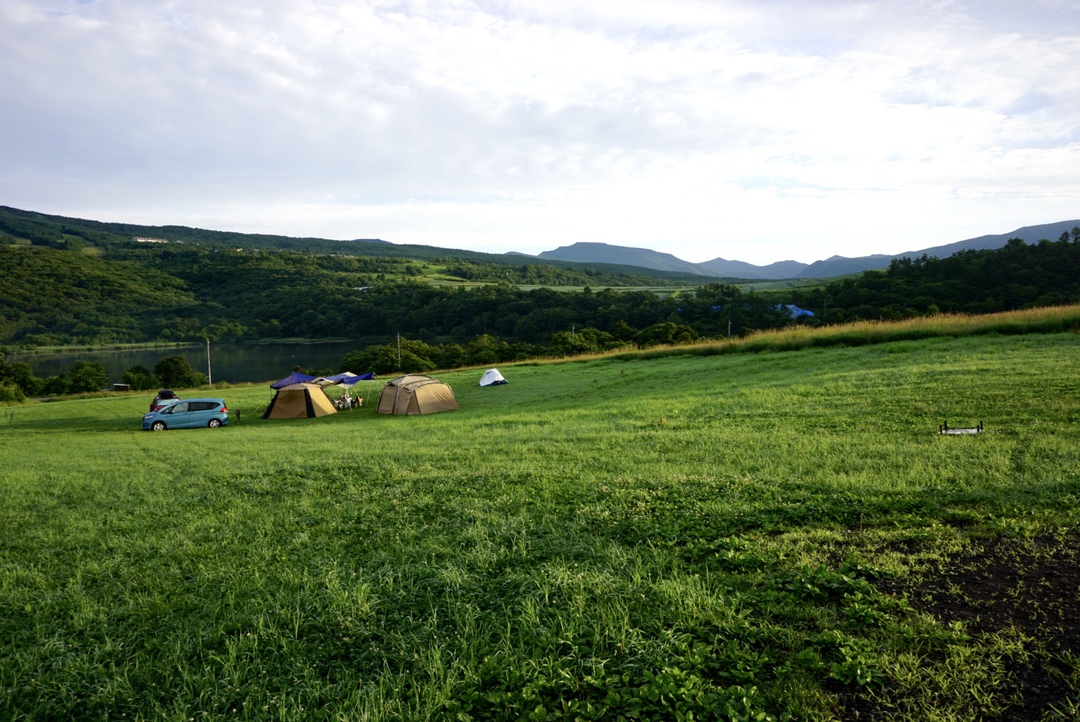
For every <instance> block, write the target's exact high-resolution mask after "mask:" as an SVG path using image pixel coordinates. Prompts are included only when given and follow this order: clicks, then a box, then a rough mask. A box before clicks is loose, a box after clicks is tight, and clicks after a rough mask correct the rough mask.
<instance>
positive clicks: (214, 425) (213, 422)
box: [207, 419, 221, 429]
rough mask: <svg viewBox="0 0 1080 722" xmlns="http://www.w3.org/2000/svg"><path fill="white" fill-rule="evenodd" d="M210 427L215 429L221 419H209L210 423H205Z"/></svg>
mask: <svg viewBox="0 0 1080 722" xmlns="http://www.w3.org/2000/svg"><path fill="white" fill-rule="evenodd" d="M207 426H209V427H210V428H211V429H216V428H217V427H219V426H221V419H210V423H209V424H207Z"/></svg>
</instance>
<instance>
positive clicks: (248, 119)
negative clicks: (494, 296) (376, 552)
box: [0, 0, 1080, 264]
mask: <svg viewBox="0 0 1080 722" xmlns="http://www.w3.org/2000/svg"><path fill="white" fill-rule="evenodd" d="M0 47H3V62H2V63H0V134H2V142H0V205H8V206H14V207H16V208H22V209H26V210H34V211H41V212H45V213H55V214H59V215H66V216H75V217H80V218H91V219H94V220H101V221H121V222H131V223H144V224H151V225H165V224H180V225H190V226H197V227H202V228H212V229H215V230H234V231H241V232H259V233H275V234H283V235H291V236H317V237H324V238H336V239H352V238H382V239H384V240H387V241H391V242H394V243H421V244H428V245H436V246H444V247H451V248H468V249H473V250H481V251H488V252H497V253H499V252H505V251H521V252H526V253H537V252H540V251H544V250H550V249H553V248H555V247H557V246H560V245H567V244H570V243H574V242H577V241H597V242H604V243H613V244H618V245H624V246H634V247H643V248H652V249H655V250H658V251H664V252H668V253H673V254H675V255H676V256H678V257H680V258H683V259H685V260H688V261H706V260H710V259H713V258H717V257H722V258H727V259H729V260H732V259H734V260H742V261H748V262H751V263H758V264H765V263H770V262H773V261H780V260H787V259H793V260H798V261H803V262H812V261H815V260H819V259H822V258H826V257H829V256H832V255H843V256H861V255H869V254H871V253H890V254H891V253H899V252H902V251H907V250H914V249H919V248H924V247H928V246H932V245H938V244H941V243H948V242H952V241H958V240H962V239H965V238H969V237H973V236H978V235H983V234H987V233H1005V232H1008V231H1011V230H1014V229H1015V228H1018V227H1020V226H1026V225H1034V224H1039V223H1050V222H1054V221H1062V220H1070V219H1074V218H1080V0H1075V1H1074V0H1026V2H1017V0H979V1H977V2H974V1H973V2H950V1H949V0H901V1H896V2H893V1H891V0H881V1H874V2H849V1H847V0H730V1H728V0H709V1H696V0H566V1H563V0H532V1H529V2H525V1H518V0H431V1H428V2H425V1H424V0H415V1H413V0H401V1H392V0H387V1H385V2H383V1H380V0H373V1H367V2H364V1H355V2H338V1H337V0H228V2H221V0H171V1H168V2H164V1H159V0H4V2H3V3H0Z"/></svg>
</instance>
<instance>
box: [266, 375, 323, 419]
mask: <svg viewBox="0 0 1080 722" xmlns="http://www.w3.org/2000/svg"><path fill="white" fill-rule="evenodd" d="M336 413H337V409H335V408H334V402H332V401H331V400H330V399H329V398H328V397H327V395H326V393H325V392H324V391H323V390H322V388H320V387H319V386H316V385H315V384H305V383H300V384H290V385H289V386H283V387H281V388H280V389H278V390H277V393H276V394H274V398H273V400H272V401H271V402H270V406H268V407H267V409H266V413H265V414H263V418H264V419H307V418H311V417H314V416H327V415H329V414H336Z"/></svg>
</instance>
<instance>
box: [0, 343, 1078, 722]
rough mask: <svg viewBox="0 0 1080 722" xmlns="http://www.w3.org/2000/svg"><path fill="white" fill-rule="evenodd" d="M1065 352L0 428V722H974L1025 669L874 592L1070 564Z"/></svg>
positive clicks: (613, 365) (800, 357) (23, 412)
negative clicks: (308, 409) (963, 432)
mask: <svg viewBox="0 0 1080 722" xmlns="http://www.w3.org/2000/svg"><path fill="white" fill-rule="evenodd" d="M1078 352H1080V337H1078V336H1077V335H1076V334H1075V333H1056V334H1045V335H1025V336H1003V335H994V336H981V337H978V336H975V337H959V338H926V339H921V340H908V341H896V342H891V343H882V344H878V345H869V346H861V347H850V346H846V347H841V346H836V347H830V346H813V345H808V347H807V348H805V349H804V350H800V351H793V352H771V353H755V354H726V353H725V354H712V355H702V354H695V353H689V354H677V353H674V352H672V353H670V354H668V355H660V356H656V357H652V358H648V357H644V356H640V357H634V356H627V357H618V358H601V359H593V360H584V361H573V362H564V363H526V364H519V365H513V366H501V367H500V369H501V370H502V371H503V373H504V374H505V375H506V377H507V378H508V379H509V380H510V384H509V385H507V386H501V387H495V388H489V389H480V388H477V387H476V385H475V384H476V381H477V380H478V379H479V376H480V371H478V370H469V371H456V372H447V373H442V374H438V376H439V378H441V379H443V380H445V381H447V382H449V383H450V384H451V385H452V386H453V387H454V389H455V392H456V394H457V397H458V400H459V403H460V404H461V406H462V411H460V412H455V413H447V414H440V415H436V416H430V417H414V418H399V417H382V416H377V415H375V414H374V413H373V405H374V401H375V393H374V392H375V391H376V390H377V389H378V388H379V386H380V385H381V384H378V383H373V384H370V385H369V387H368V388H367V389H366V390H365V392H364V394H363V395H364V396H365V399H366V405H365V407H364V408H362V409H358V410H354V411H350V412H344V413H341V414H338V415H336V416H331V417H325V418H321V419H313V420H300V421H263V420H261V419H259V418H258V412H259V410H260V409H261V408H264V407H265V405H266V403H267V402H268V401H269V398H270V392H269V390H268V389H266V388H264V387H253V388H230V389H225V390H221V391H216V392H214V393H216V394H219V395H221V396H224V398H225V399H226V401H227V403H228V405H229V407H230V409H231V410H232V411H233V412H234V413H235V412H236V411H239V412H240V421H239V423H236V422H235V418H234V423H232V424H231V425H230V426H229V427H228V428H225V429H219V430H208V429H204V430H190V431H170V432H165V433H145V432H142V431H140V430H139V420H140V417H141V415H142V413H143V412H144V410H145V408H146V406H147V405H148V403H149V399H150V394H146V395H145V396H141V395H139V396H123V395H117V396H115V397H109V398H93V399H80V400H70V401H63V402H55V403H36V404H25V405H21V406H6V407H3V406H0V445H2V448H3V454H2V455H0V491H2V494H3V497H2V498H3V502H2V504H0V717H3V718H5V719H69V718H82V719H106V718H108V719H116V718H121V717H125V718H127V719H147V720H149V719H166V720H177V721H179V720H187V721H188V722H190V720H192V719H196V720H198V719H208V718H218V717H228V718H236V719H358V720H363V719H371V720H376V719H379V720H382V719H470V718H473V719H519V718H527V719H618V718H620V715H621V716H622V718H627V719H629V718H634V717H635V716H636V717H637V718H640V719H691V718H693V719H767V718H774V719H786V718H793V719H831V718H834V717H835V716H836V715H837V714H838V709H840V708H841V700H842V699H844V698H845V696H850V695H856V696H858V697H860V698H862V699H865V700H870V701H871V702H873V703H874V704H876V705H878V706H879V709H881V710H883V711H884V713H887V714H888V715H890V716H889V717H888V718H890V719H911V720H916V719H919V720H921V719H940V720H958V719H978V718H991V717H993V716H994V715H996V714H999V713H1000V712H1001V711H1002V710H1004V709H1007V708H1009V705H1015V704H1016V702H1017V700H1016V698H1015V696H1010V695H1011V694H1012V693H1010V692H1009V688H1008V687H1007V686H1004V685H1002V680H1003V679H1004V678H1006V677H1008V675H1009V673H1010V671H1011V670H1013V669H1016V668H1017V667H1018V666H1020V665H1023V664H1025V663H1027V661H1029V660H1030V659H1031V658H1032V657H1033V655H1035V656H1037V655H1038V654H1039V649H1038V648H1037V646H1035V645H1033V643H1032V642H1031V641H1030V640H1025V639H1023V638H1018V637H1017V636H1016V635H1015V634H1012V635H1010V634H1009V633H1006V632H1002V633H998V634H990V635H974V634H971V633H969V631H968V630H966V629H965V628H964V627H963V626H962V625H949V624H942V623H939V622H937V621H935V620H934V619H933V618H931V617H929V616H928V615H926V614H923V613H920V612H918V611H916V610H915V609H913V608H912V607H911V606H910V605H909V604H908V603H907V601H906V600H905V599H904V598H903V597H902V596H898V595H892V594H887V593H885V592H883V591H882V585H883V583H884V582H885V581H889V583H893V584H901V585H902V584H904V583H909V582H912V583H914V582H917V580H918V579H919V578H920V575H921V574H923V573H924V572H925V571H926V570H927V569H928V568H929V567H931V566H932V565H933V564H935V563H937V562H938V561H940V560H942V559H946V558H948V556H949V555H950V554H954V553H956V552H957V551H958V550H962V549H964V548H966V547H968V546H969V545H971V544H972V543H974V542H975V541H977V540H978V539H980V538H986V537H1000V536H1012V537H1016V538H1027V537H1035V536H1040V537H1042V536H1048V535H1049V536H1053V535H1065V536H1066V538H1073V539H1075V536H1071V537H1070V536H1069V535H1075V532H1076V528H1077V523H1078V521H1080V513H1078V511H1077V501H1078V495H1080V430H1078V428H1077V422H1078V421H1080V394H1078V391H1080V389H1078V385H1080V383H1078V381H1077V373H1076V369H1077V358H1078ZM980 420H981V421H983V422H984V424H985V427H986V432H985V433H984V434H982V435H980V436H971V437H945V436H941V435H939V434H937V433H936V432H937V428H938V425H939V424H940V423H941V422H942V421H948V422H949V424H950V425H952V426H966V425H974V424H975V423H977V422H979V421H980ZM1077 682H1078V678H1077V675H1076V672H1075V669H1073V671H1072V672H1069V673H1068V674H1067V676H1066V679H1064V680H1063V681H1062V682H1061V684H1062V685H1064V686H1065V687H1066V688H1068V689H1071V690H1072V693H1071V697H1070V699H1071V700H1075V699H1076V689H1077Z"/></svg>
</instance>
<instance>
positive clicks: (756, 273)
mask: <svg viewBox="0 0 1080 722" xmlns="http://www.w3.org/2000/svg"><path fill="white" fill-rule="evenodd" d="M1078 226H1080V220H1072V221H1058V222H1056V223H1045V224H1042V225H1036V226H1024V227H1023V228H1017V229H1016V230H1015V231H1012V232H1010V233H998V234H994V235H986V236H979V237H978V238H969V239H967V240H963V241H957V242H956V243H947V244H945V245H941V246H933V247H932V248H924V249H922V250H918V251H905V252H904V253H898V254H896V255H885V254H874V255H870V256H856V257H854V258H848V257H845V256H831V257H830V258H827V259H824V260H821V261H815V262H814V263H810V264H806V263H800V262H798V261H778V262H776V263H771V264H768V265H765V266H757V265H754V264H752V263H746V262H743V261H731V260H727V259H724V258H714V259H713V260H711V261H705V262H703V263H691V262H689V261H683V260H682V259H680V258H677V257H675V256H673V255H671V254H670V253H660V252H658V251H653V250H650V249H647V248H627V247H625V246H615V245H611V244H607V243H574V244H572V245H569V246H560V247H559V248H556V249H555V250H553V251H544V252H543V253H541V254H539V256H538V257H540V258H546V259H550V260H563V261H576V262H581V263H598V262H606V263H616V264H624V265H628V266H643V267H645V268H653V269H657V270H665V271H674V270H678V271H682V272H685V273H697V274H700V275H705V276H714V277H718V278H737V279H750V280H764V279H785V278H803V279H809V278H830V277H832V276H843V275H848V274H852V273H861V272H862V271H869V270H874V269H879V268H888V266H889V263H890V262H891V261H892V260H893V259H894V258H917V257H919V256H921V255H924V254H925V255H928V256H937V257H939V258H944V257H946V256H951V255H952V254H954V253H957V252H959V251H964V250H982V249H992V248H1001V247H1002V246H1004V245H1005V243H1006V241H1008V240H1009V239H1010V238H1020V239H1022V240H1023V241H1025V242H1026V243H1036V242H1038V241H1040V240H1043V239H1046V240H1050V241H1056V240H1058V238H1059V237H1060V236H1061V234H1062V233H1071V232H1072V229H1073V228H1076V227H1078Z"/></svg>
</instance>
